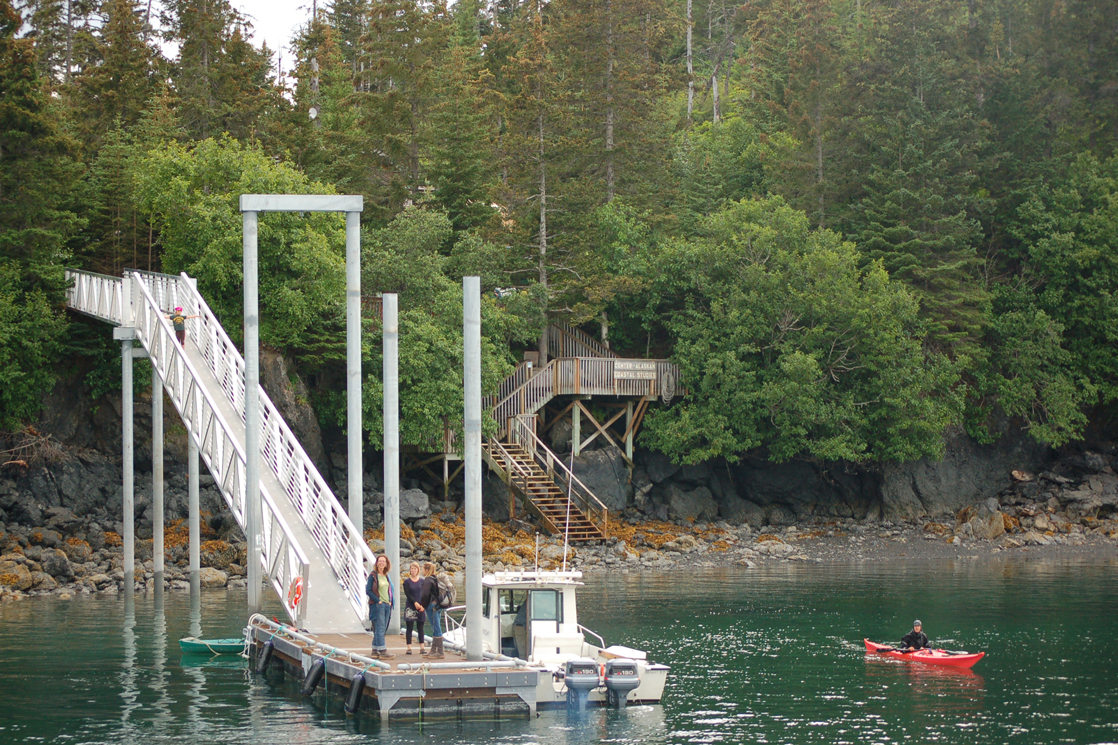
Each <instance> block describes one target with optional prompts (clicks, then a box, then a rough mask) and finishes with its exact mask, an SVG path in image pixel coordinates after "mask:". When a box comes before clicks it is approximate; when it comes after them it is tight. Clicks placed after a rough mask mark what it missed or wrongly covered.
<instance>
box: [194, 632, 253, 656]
mask: <svg viewBox="0 0 1118 745" xmlns="http://www.w3.org/2000/svg"><path fill="white" fill-rule="evenodd" d="M179 646H180V647H182V651H183V652H186V653H188V654H241V653H242V652H244V651H245V640H244V639H241V638H234V639H195V638H194V637H193V636H188V637H186V638H185V639H179Z"/></svg>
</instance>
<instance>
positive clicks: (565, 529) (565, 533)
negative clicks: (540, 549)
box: [559, 448, 575, 572]
mask: <svg viewBox="0 0 1118 745" xmlns="http://www.w3.org/2000/svg"><path fill="white" fill-rule="evenodd" d="M559 462H560V463H562V461H559ZM570 474H571V475H570V478H568V479H567V522H566V524H565V525H564V526H563V571H564V572H565V571H567V545H568V537H569V536H570V533H571V487H572V486H573V484H574V480H575V451H574V449H573V448H572V449H571V469H570Z"/></svg>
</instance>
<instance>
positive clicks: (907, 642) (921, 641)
mask: <svg viewBox="0 0 1118 745" xmlns="http://www.w3.org/2000/svg"><path fill="white" fill-rule="evenodd" d="M923 627H924V625H923V624H922V623H920V619H919V618H918V619H916V620H915V621H913V622H912V631H910V632H908V633H907V634H905V635H904V637H903V638H902V639H901V649H904V650H912V651H915V650H917V649H927V648H928V635H927V634H925V633H924V632H923V630H922V629H923Z"/></svg>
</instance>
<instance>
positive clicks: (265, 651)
mask: <svg viewBox="0 0 1118 745" xmlns="http://www.w3.org/2000/svg"><path fill="white" fill-rule="evenodd" d="M246 633H247V634H248V636H249V654H250V658H251V660H252V664H253V667H254V668H255V669H256V671H257V672H259V673H267V672H268V671H269V670H273V671H274V670H276V669H279V668H282V670H283V671H284V673H285V674H287V675H292V676H293V677H295V678H296V679H300V680H302V681H303V693H304V695H311V694H313V693H314V691H315V690H317V689H318V687H320V686H324V687H325V690H326V691H327V692H328V693H330V694H337V695H340V696H342V697H343V698H345V699H346V710H347V711H348V712H349V713H356V712H357V711H359V710H366V711H368V710H372V711H377V712H379V714H380V716H381V719H382V720H383V721H387V720H388V718H389V715H390V714H391V716H392V717H393V718H396V717H403V718H410V719H415V718H424V717H428V716H431V717H446V718H450V717H462V716H531V715H532V714H534V713H535V712H536V690H537V687H538V685H539V681H540V676H541V675H547V676H548V677H550V676H551V673H549V672H548V671H546V670H544V669H542V668H535V667H530V666H529V665H528V664H527V663H525V662H524V661H523V660H516V659H513V658H509V657H504V656H503V655H492V654H490V655H487V657H489V658H490V659H486V660H483V661H480V662H468V661H467V660H466V655H465V652H464V650H461V649H452V647H451V645H450V644H449V643H448V644H446V656H445V658H444V659H441V660H430V661H428V660H427V658H426V657H422V656H420V655H419V652H418V645H417V646H416V649H415V653H414V654H411V655H407V654H404V651H405V650H406V645H405V643H404V639H403V637H402V636H398V635H397V636H391V635H390V636H388V638H387V644H388V649H389V651H390V652H392V653H393V654H395V655H396V659H394V660H387V661H382V660H375V659H372V658H371V657H369V652H370V651H371V645H372V635H371V634H368V633H364V634H362V633H351V634H336V633H330V634H314V633H310V632H304V631H297V630H295V629H294V628H292V627H290V626H287V625H285V624H279V623H276V622H274V621H271V620H268V619H266V618H264V617H263V616H260V615H257V616H253V618H252V619H251V620H250V621H249V626H248V628H247V629H246ZM266 645H267V646H266ZM316 665H317V666H318V667H319V668H320V669H316ZM354 687H357V688H358V689H359V690H358V692H357V693H356V694H355V693H354V692H353V688H354ZM308 688H309V689H310V690H309V691H308Z"/></svg>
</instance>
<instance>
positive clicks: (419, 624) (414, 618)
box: [404, 561, 427, 654]
mask: <svg viewBox="0 0 1118 745" xmlns="http://www.w3.org/2000/svg"><path fill="white" fill-rule="evenodd" d="M420 570H421V567H420V566H419V562H417V561H413V562H412V563H411V566H410V567H408V578H407V579H405V580H404V599H405V603H404V623H405V625H406V626H407V636H406V639H407V642H408V651H407V652H405V653H404V654H411V632H412V627H415V629H416V631H418V632H419V653H420V654H425V652H424V651H423V619H424V616H426V615H427V608H426V606H424V605H423V577H422V576H420Z"/></svg>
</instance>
